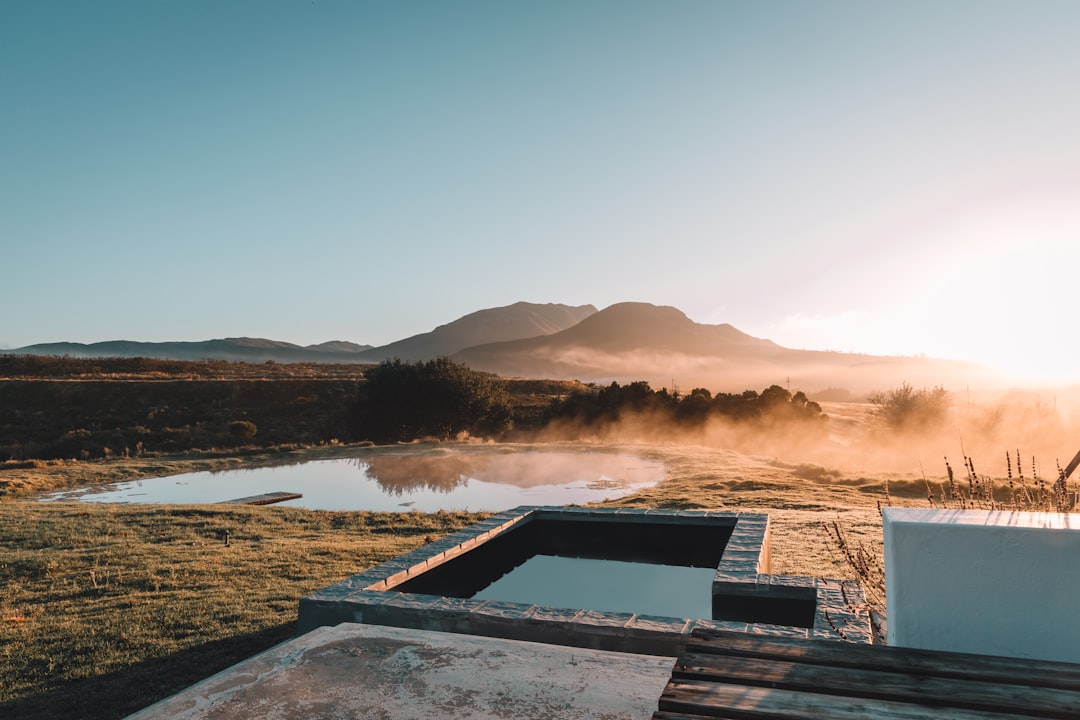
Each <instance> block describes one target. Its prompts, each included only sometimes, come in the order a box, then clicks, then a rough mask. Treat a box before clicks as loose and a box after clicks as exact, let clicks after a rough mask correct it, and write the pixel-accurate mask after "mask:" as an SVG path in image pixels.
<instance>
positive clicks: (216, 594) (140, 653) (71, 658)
mask: <svg viewBox="0 0 1080 720" xmlns="http://www.w3.org/2000/svg"><path fill="white" fill-rule="evenodd" d="M830 417H831V418H833V419H832V420H831V422H833V423H834V425H833V430H832V431H831V432H832V442H831V443H830V445H829V447H827V448H820V449H819V452H817V453H815V452H809V451H807V450H806V449H805V448H801V449H799V450H798V451H793V452H792V453H791V454H790V455H789V456H784V455H780V454H751V453H748V452H746V453H744V452H736V451H734V450H729V449H723V448H720V447H710V446H705V445H678V444H667V445H662V446H661V445H651V444H641V443H627V444H621V445H615V446H613V445H607V444H606V445H603V446H599V445H589V444H587V443H586V444H583V443H575V444H572V447H574V448H577V449H605V450H618V451H620V452H633V453H637V454H639V455H643V456H647V457H650V458H654V459H657V460H660V461H662V462H663V463H664V464H665V467H666V478H665V480H664V481H662V482H661V483H660V484H658V485H656V486H655V487H653V488H650V489H648V490H646V491H644V492H641V493H638V494H636V495H633V496H629V497H625V498H620V499H617V500H613V501H609V502H608V503H605V504H607V505H609V506H619V507H622V506H643V507H658V508H710V509H723V510H753V511H766V512H768V514H769V517H770V520H771V531H772V544H773V562H774V567H773V570H774V572H778V573H785V574H797V575H817V576H827V577H845V578H850V577H852V576H853V572H852V570H851V569H850V568H849V567H848V566H847V565H846V563H845V562H844V560H843V558H842V556H841V554H840V553H839V551H838V550H837V548H836V547H835V546H834V544H833V543H831V542H830V541H829V538H828V535H827V532H826V531H825V529H824V527H823V526H824V524H825V523H829V522H832V521H838V522H839V523H840V524H841V525H842V526H843V527H844V528H845V530H846V531H847V533H848V535H849V536H850V537H851V538H852V539H854V540H856V541H858V542H862V543H863V544H865V545H866V547H867V548H868V549H869V550H870V552H871V553H872V554H877V555H880V552H881V525H880V516H879V513H878V503H879V501H882V500H884V498H885V491H884V486H885V481H886V480H888V482H889V492H890V497H891V501H892V502H893V503H894V504H915V505H925V504H926V492H927V483H926V480H924V479H923V477H922V475H921V473H920V472H912V471H911V469H910V468H911V466H915V467H918V465H919V460H918V459H917V458H915V457H907V458H903V457H900V459H899V460H896V459H895V458H894V461H893V462H891V463H890V462H886V461H885V460H884V459H883V456H882V455H880V454H879V453H878V452H877V451H878V450H880V449H881V448H880V447H878V445H876V444H875V443H874V442H872V438H871V436H870V435H868V434H866V433H867V429H868V428H869V427H870V425H871V422H870V420H871V419H870V416H869V415H867V414H866V413H865V406H851V407H850V408H846V409H845V408H843V407H839V406H838V407H836V408H834V409H831V415H830ZM443 447H447V446H446V445H444V446H443ZM500 447H501V449H527V448H528V447H530V446H528V445H514V446H500ZM548 447H550V446H548ZM567 447H571V445H569V444H568V445H567ZM853 448H854V449H856V450H858V452H853V451H852V449H853ZM867 448H872V449H874V451H875V452H869V451H868V450H867ZM462 449H466V450H469V451H476V450H477V449H478V448H477V446H476V445H475V444H473V445H467V446H462ZM349 451H350V448H348V447H327V448H314V449H293V450H286V451H281V452H270V453H252V454H248V455H245V456H242V457H233V456H180V455H178V456H161V457H155V458H132V459H128V460H119V459H117V460H108V461H105V460H102V461H95V462H53V463H23V464H20V465H19V466H17V467H16V466H11V467H8V468H7V469H5V470H3V471H2V472H0V483H2V485H0V489H4V490H7V494H6V495H4V497H2V498H0V500H2V501H0V558H2V559H0V584H2V586H0V678H3V682H2V684H0V717H4V718H6V717H12V718H15V717H18V718H95V719H96V718H101V719H105V718H119V717H123V716H124V715H126V714H128V713H131V712H133V711H135V710H137V709H139V708H141V707H144V706H146V705H148V704H150V703H152V702H154V701H156V700H158V699H161V698H163V697H166V696H168V695H170V694H172V693H175V692H177V691H178V690H180V689H182V688H184V687H186V686H188V685H190V684H192V683H193V682H196V681H198V680H200V679H202V678H205V677H207V676H208V675H210V674H212V673H214V672H216V671H218V670H221V669H223V668H225V667H227V666H229V665H231V664H234V663H236V662H238V661H240V660H242V659H244V658H247V657H249V656H251V655H252V654H254V653H256V652H258V651H260V650H263V649H265V648H268V647H270V646H271V645H273V644H276V643H278V642H280V641H283V640H285V639H287V638H288V637H290V635H291V634H292V632H293V628H294V623H295V621H296V613H297V601H298V599H299V598H300V597H302V596H303V595H305V594H307V593H309V592H311V591H313V590H315V589H317V588H320V587H323V586H325V585H328V584H330V583H332V582H335V581H337V580H339V579H342V578H344V577H346V576H348V575H351V574H353V573H356V572H358V571H360V570H362V569H364V568H366V567H368V566H370V565H373V564H376V563H378V562H381V561H383V560H385V559H388V558H391V557H393V556H396V555H398V554H400V553H402V552H405V551H407V550H409V549H412V548H414V547H416V546H418V545H420V544H421V543H423V542H424V541H425V539H428V538H431V537H438V536H441V535H444V534H446V533H448V532H452V531H454V530H457V529H460V528H462V527H464V526H466V525H468V524H470V523H472V522H475V521H476V520H477V519H479V518H480V517H482V515H476V514H472V515H470V514H464V513H436V514H430V515H428V514H422V513H404V514H391V513H364V512H324V511H310V510H303V509H295V508H286V507H273V506H269V507H231V506H161V505H156V506H155V505H145V506H135V505H126V506H109V505H95V504H91V503H86V504H77V503H61V504H51V503H50V504H47V503H37V502H35V501H34V500H33V499H32V498H33V496H34V495H35V494H39V493H42V492H46V491H48V490H53V489H62V488H70V487H74V486H79V485H88V484H100V483H105V482H109V481H115V480H123V479H131V478H134V477H148V476H158V475H169V474H176V473H180V472H190V471H193V470H205V469H219V468H223V467H234V466H237V465H240V464H252V463H255V464H257V463H261V462H268V461H271V460H272V461H280V460H282V459H283V458H296V459H299V458H301V457H303V458H311V457H326V456H333V455H340V454H344V453H348V452H349ZM843 452H847V455H842V453H843ZM901 455H902V453H901ZM898 457H899V456H898ZM874 463H880V467H882V468H884V469H881V470H878V471H871V470H870V469H869V468H871V467H873V466H874ZM905 464H906V466H905ZM927 470H928V474H931V477H930V478H928V479H929V480H931V482H933V483H940V482H941V480H942V477H941V476H942V475H943V467H934V468H928V469H927ZM931 471H934V472H932V473H931ZM226 531H228V534H229V543H228V545H226V544H225V542H224V534H225V532H226Z"/></svg>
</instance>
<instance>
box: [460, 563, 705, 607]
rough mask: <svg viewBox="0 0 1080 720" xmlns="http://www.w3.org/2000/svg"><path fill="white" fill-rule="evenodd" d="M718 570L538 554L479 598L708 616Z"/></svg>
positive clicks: (478, 597)
mask: <svg viewBox="0 0 1080 720" xmlns="http://www.w3.org/2000/svg"><path fill="white" fill-rule="evenodd" d="M715 575H716V569H715V568H694V567H682V566H676V565H656V564H653V563H639V562H624V561H621V560H592V559H585V558H568V557H558V556H554V555H534V556H533V557H531V558H529V559H528V560H526V561H525V562H524V563H523V564H521V565H519V566H518V567H516V568H515V569H513V570H511V571H510V572H509V573H507V574H506V575H504V576H502V577H501V578H499V579H498V580H496V581H495V582H493V583H491V584H490V585H488V586H487V587H486V588H484V589H483V590H481V591H480V592H478V593H476V594H475V595H474V596H473V598H474V599H479V600H501V601H504V602H518V603H527V604H534V605H544V606H547V607H557V608H580V609H585V610H600V611H604V612H627V613H638V614H640V615H661V616H665V617H676V618H705V619H707V618H711V617H712V581H713V577H714V576H715Z"/></svg>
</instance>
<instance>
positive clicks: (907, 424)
mask: <svg viewBox="0 0 1080 720" xmlns="http://www.w3.org/2000/svg"><path fill="white" fill-rule="evenodd" d="M870 402H872V403H873V404H874V405H876V406H877V412H878V416H879V417H880V418H881V419H882V420H884V422H885V424H886V425H888V426H889V427H891V428H893V429H895V430H905V429H912V428H915V427H934V426H937V425H940V424H941V423H942V422H943V421H944V420H945V415H946V413H947V412H948V411H949V393H948V391H946V390H945V388H943V387H940V386H939V387H936V388H934V389H933V390H926V389H923V390H916V389H914V388H913V387H911V385H908V384H907V383H904V384H903V385H901V386H900V387H898V388H893V389H892V390H890V391H888V392H887V393H874V394H873V395H871V396H870Z"/></svg>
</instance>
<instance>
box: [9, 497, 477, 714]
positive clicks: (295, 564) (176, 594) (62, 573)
mask: <svg viewBox="0 0 1080 720" xmlns="http://www.w3.org/2000/svg"><path fill="white" fill-rule="evenodd" d="M480 517H481V516H479V515H470V514H463V513H462V514H457V513H452V514H447V513H442V514H438V513H436V514H422V513H408V514H400V515H399V514H393V513H330V512H315V511H306V510H299V509H292V508H249V507H238V508H221V507H202V506H168V507H164V506H142V507H135V506H101V505H92V504H85V505H82V504H73V503H63V504H43V503H33V502H9V503H3V504H0V557H3V560H2V562H0V581H2V588H3V589H2V591H0V677H2V678H3V679H4V681H3V683H0V717H13V718H14V717H19V718H37V717H40V718H118V717H123V716H125V715H127V714H129V713H131V712H133V711H135V710H137V709H139V708H141V707H144V706H146V705H148V704H150V703H152V702H154V701H156V700H158V699H160V698H163V697H167V696H168V695H170V694H172V693H174V692H177V691H178V690H180V689H182V688H184V687H186V686H187V685H190V684H191V683H193V682H196V681H198V680H200V679H202V678H204V677H206V676H208V675H210V674H212V673H213V672H216V671H218V670H221V669H224V668H225V667H228V666H229V665H231V664H234V663H236V662H238V661H240V660H242V659H244V658H246V657H248V656H250V655H252V654H254V653H256V652H259V651H261V650H263V649H266V648H267V647H269V646H271V645H273V644H276V643H277V642H280V641H283V640H285V639H287V638H288V637H289V636H290V635H291V634H292V632H293V630H294V627H295V622H296V613H297V600H298V599H299V598H300V597H302V596H303V595H305V594H307V593H310V592H311V591H313V590H316V589H318V588H320V587H323V586H325V585H327V584H329V583H331V582H335V581H336V580H339V579H341V578H343V577H346V576H348V575H350V574H352V573H354V572H356V571H357V570H359V569H361V568H364V567H368V566H370V565H373V564H376V563H378V562H381V561H383V560H386V559H389V558H391V557H393V556H395V555H398V554H400V553H402V552H405V551H407V550H410V549H412V548H414V547H416V546H418V545H420V544H422V543H423V542H424V539H425V538H426V537H428V536H437V535H443V534H445V533H447V532H450V531H453V530H457V529H460V528H462V527H465V526H467V525H468V524H471V523H472V522H475V521H476V520H477V519H479V518H480ZM226 530H228V531H229V534H230V540H229V545H228V546H226V545H225V544H224V542H223V539H222V537H223V533H224V531H226Z"/></svg>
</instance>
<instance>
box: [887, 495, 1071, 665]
mask: <svg viewBox="0 0 1080 720" xmlns="http://www.w3.org/2000/svg"><path fill="white" fill-rule="evenodd" d="M883 518H884V533H885V577H886V588H887V591H886V606H887V609H888V616H889V628H888V642H889V644H890V645H899V646H902V647H913V648H927V649H932V650H950V651H955V652H968V653H981V654H986V655H1001V656H1008V657H1017V658H1037V659H1043V660H1061V661H1066V662H1073V663H1077V662H1080V623H1077V622H1076V619H1075V603H1076V598H1077V597H1078V596H1080V572H1077V558H1078V557H1080V515H1072V514H1061V513H1021V512H994V511H988V510H935V509H918V508H885V509H884V512H883Z"/></svg>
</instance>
